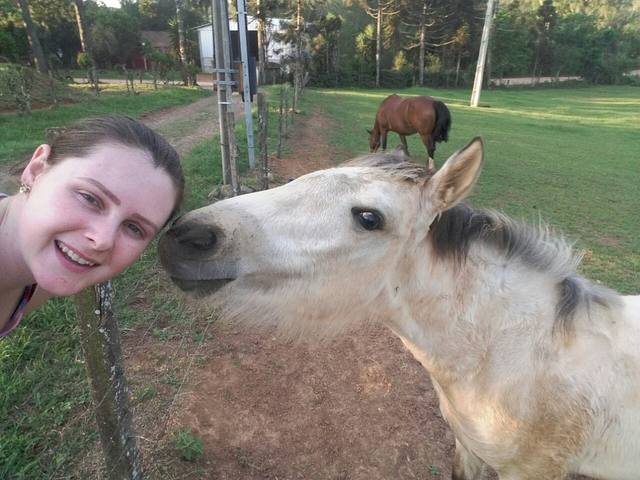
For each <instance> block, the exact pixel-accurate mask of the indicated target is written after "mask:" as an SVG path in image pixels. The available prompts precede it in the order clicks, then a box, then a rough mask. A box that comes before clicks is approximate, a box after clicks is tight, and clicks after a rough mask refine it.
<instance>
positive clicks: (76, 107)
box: [0, 84, 210, 165]
mask: <svg viewBox="0 0 640 480" xmlns="http://www.w3.org/2000/svg"><path fill="white" fill-rule="evenodd" d="M75 88H78V89H82V90H87V89H88V87H86V86H79V87H75ZM101 88H102V91H101V93H100V95H99V96H97V97H95V96H93V95H87V96H86V99H85V100H84V101H81V102H78V103H73V104H66V105H59V106H57V107H55V108H46V109H40V110H34V111H33V112H32V113H31V115H24V116H20V115H15V114H0V165H3V164H7V163H9V164H11V163H13V162H17V161H19V160H22V159H23V158H24V157H25V156H26V155H29V154H30V153H31V152H32V151H33V149H34V148H35V147H36V146H38V144H40V143H43V142H44V141H45V131H46V129H47V128H50V127H59V126H63V125H66V124H68V123H70V122H72V121H74V120H77V119H80V118H83V117H88V116H92V115H102V114H107V113H118V114H122V115H130V116H132V117H139V116H140V115H141V114H143V113H147V112H152V111H155V110H159V109H162V108H167V107H172V106H175V105H181V104H185V103H190V102H192V101H195V100H197V99H198V98H202V97H204V96H206V95H210V93H209V92H207V91H206V90H202V89H199V88H187V87H160V88H159V89H158V90H154V89H153V86H151V85H147V84H143V85H140V86H138V85H136V90H137V91H138V92H139V94H138V95H127V94H126V87H125V86H124V85H109V84H108V85H101Z"/></svg>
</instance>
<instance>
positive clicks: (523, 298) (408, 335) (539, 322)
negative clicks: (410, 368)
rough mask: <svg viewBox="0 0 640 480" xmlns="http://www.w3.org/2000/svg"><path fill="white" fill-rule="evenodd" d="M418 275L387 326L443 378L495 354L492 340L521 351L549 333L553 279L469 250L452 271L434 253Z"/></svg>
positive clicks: (472, 370)
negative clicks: (434, 260)
mask: <svg viewBox="0 0 640 480" xmlns="http://www.w3.org/2000/svg"><path fill="white" fill-rule="evenodd" d="M427 257H430V256H429V255H427ZM429 262H431V263H429ZM415 276H416V278H415V281H414V282H413V283H414V284H415V285H418V287H414V288H408V289H406V291H405V292H404V296H403V297H402V298H401V299H400V300H399V302H403V303H404V305H403V308H402V310H401V311H402V314H401V315H399V317H397V318H396V319H395V320H394V321H393V322H392V325H391V328H392V329H393V330H394V331H395V332H396V333H397V334H398V335H399V336H400V337H401V338H402V340H403V342H404V343H405V345H406V346H407V347H408V348H409V349H410V350H411V351H412V353H413V354H414V356H415V357H416V358H417V359H418V360H419V361H420V362H421V363H422V364H423V365H424V366H425V368H427V370H429V371H430V372H431V374H432V375H434V376H435V377H437V378H439V380H440V381H441V382H442V383H446V382H447V381H454V380H456V379H461V378H466V377H470V376H473V375H475V374H476V373H477V372H479V371H480V370H481V369H483V368H484V366H485V365H486V363H487V361H488V358H489V357H491V356H492V355H495V351H492V349H495V345H496V343H502V342H508V345H509V346H510V348H519V349H520V351H521V352H522V353H524V352H525V351H526V350H527V349H531V348H533V344H534V340H535V338H539V337H542V336H546V335H550V334H551V330H552V326H553V321H554V318H555V305H556V302H557V299H558V293H557V290H556V288H555V286H554V284H553V283H552V282H550V281H549V279H548V278H546V277H545V274H543V273H539V272H535V271H532V270H530V269H526V268H523V267H522V265H519V264H517V263H514V262H511V263H510V262H506V261H504V259H503V258H501V257H500V256H499V255H498V254H492V253H491V252H490V251H489V250H488V249H485V248H482V247H480V248H478V247H472V248H471V250H470V251H469V256H468V257H467V260H466V261H465V262H463V264H462V265H461V266H460V267H456V268H453V267H452V265H451V264H449V263H448V261H447V260H444V261H440V262H435V263H434V262H433V258H432V257H431V260H430V261H429V260H425V262H424V264H423V265H421V266H418V267H417V269H416V271H415Z"/></svg>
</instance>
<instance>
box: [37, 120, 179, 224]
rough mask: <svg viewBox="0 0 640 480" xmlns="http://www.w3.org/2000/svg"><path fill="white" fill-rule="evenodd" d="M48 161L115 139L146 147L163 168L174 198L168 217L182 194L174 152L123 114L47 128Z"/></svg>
mask: <svg viewBox="0 0 640 480" xmlns="http://www.w3.org/2000/svg"><path fill="white" fill-rule="evenodd" d="M47 137H48V138H47V140H48V143H49V145H50V146H51V153H50V154H49V158H48V159H47V162H48V163H49V164H51V165H54V164H56V163H59V162H61V161H64V159H65V158H69V157H83V156H86V155H89V154H90V153H91V151H92V150H93V149H95V148H96V147H98V146H99V145H103V144H105V143H118V144H120V145H124V146H127V147H132V148H138V149H140V150H143V151H146V152H148V153H149V154H150V155H151V158H152V159H153V165H154V167H156V168H161V169H163V170H164V171H165V172H166V173H167V175H169V177H170V178H171V180H172V182H173V184H174V186H175V188H176V192H177V194H176V202H175V205H174V208H173V211H172V212H171V217H173V216H174V214H175V213H176V212H177V211H178V210H179V208H180V205H181V204H182V198H183V196H184V175H183V173H182V167H181V166H180V157H179V156H178V152H176V151H175V149H174V148H173V147H172V146H171V145H169V143H168V142H167V141H166V140H165V139H164V138H163V137H162V136H161V135H159V134H158V133H156V132H154V131H153V130H151V129H150V128H149V127H147V126H146V125H144V124H143V123H141V122H139V121H137V120H135V119H133V118H131V117H127V116H123V115H105V116H101V117H92V118H87V119H83V120H81V121H78V122H76V123H74V124H72V125H69V126H66V127H64V128H55V129H50V130H48V131H47Z"/></svg>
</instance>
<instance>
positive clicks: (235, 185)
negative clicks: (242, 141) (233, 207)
mask: <svg viewBox="0 0 640 480" xmlns="http://www.w3.org/2000/svg"><path fill="white" fill-rule="evenodd" d="M227 129H228V132H229V135H228V137H229V164H230V170H231V188H232V189H233V194H234V195H235V196H237V195H240V182H239V181H238V144H237V143H236V119H235V115H234V114H233V112H231V111H228V112H227Z"/></svg>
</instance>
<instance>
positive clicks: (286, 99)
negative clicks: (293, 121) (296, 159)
mask: <svg viewBox="0 0 640 480" xmlns="http://www.w3.org/2000/svg"><path fill="white" fill-rule="evenodd" d="M288 129H289V85H288V84H287V85H286V86H285V87H284V138H288V136H287V130H288Z"/></svg>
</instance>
